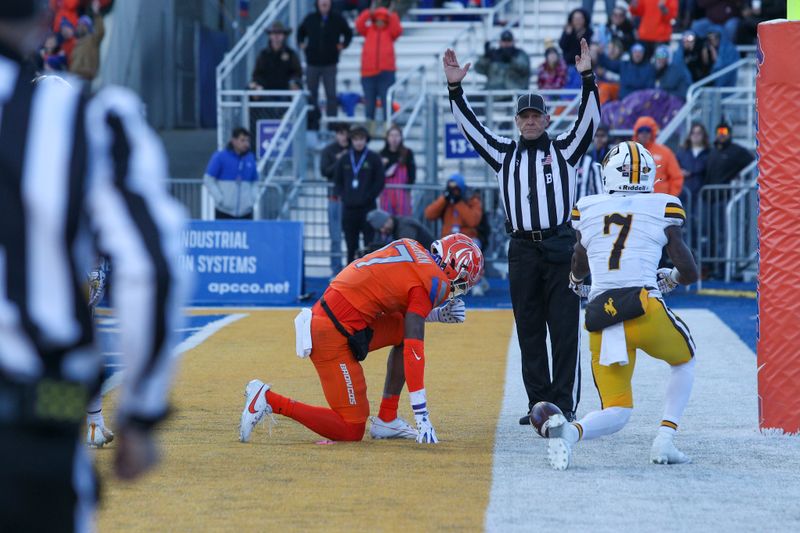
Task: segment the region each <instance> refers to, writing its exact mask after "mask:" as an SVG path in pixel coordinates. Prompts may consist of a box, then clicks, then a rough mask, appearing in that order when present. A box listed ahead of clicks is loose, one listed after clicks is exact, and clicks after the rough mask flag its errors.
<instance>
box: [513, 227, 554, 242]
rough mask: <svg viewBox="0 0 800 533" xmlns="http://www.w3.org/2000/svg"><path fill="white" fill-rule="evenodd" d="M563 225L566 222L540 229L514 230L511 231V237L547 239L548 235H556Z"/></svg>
mask: <svg viewBox="0 0 800 533" xmlns="http://www.w3.org/2000/svg"><path fill="white" fill-rule="evenodd" d="M564 226H566V224H561V225H560V226H556V227H555V228H548V229H542V230H538V229H535V230H533V231H526V230H514V231H512V232H511V238H512V239H521V240H523V241H533V242H541V241H543V240H546V239H549V238H550V237H554V236H556V235H558V233H559V232H560V231H561V229H562V228H563V227H564Z"/></svg>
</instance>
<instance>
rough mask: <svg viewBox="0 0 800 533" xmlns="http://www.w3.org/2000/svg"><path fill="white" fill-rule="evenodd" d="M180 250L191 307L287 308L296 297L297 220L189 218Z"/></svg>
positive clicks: (299, 233)
mask: <svg viewBox="0 0 800 533" xmlns="http://www.w3.org/2000/svg"><path fill="white" fill-rule="evenodd" d="M183 246H184V248H185V255H184V256H182V257H181V262H182V266H183V267H184V268H185V269H186V270H188V271H189V272H192V274H193V276H194V283H195V286H194V293H193V295H192V298H191V304H192V305H211V306H213V305H281V304H292V303H295V302H296V301H297V298H298V296H299V295H300V288H301V287H300V284H301V281H302V275H303V224H302V223H301V222H290V221H275V220H263V221H249V220H231V221H205V220H192V221H191V222H190V223H189V227H188V228H187V229H186V230H185V231H184V233H183Z"/></svg>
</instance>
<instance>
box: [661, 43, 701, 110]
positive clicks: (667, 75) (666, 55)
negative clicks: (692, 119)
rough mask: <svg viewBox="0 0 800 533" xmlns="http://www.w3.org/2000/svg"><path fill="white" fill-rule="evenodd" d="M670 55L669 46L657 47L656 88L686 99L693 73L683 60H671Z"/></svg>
mask: <svg viewBox="0 0 800 533" xmlns="http://www.w3.org/2000/svg"><path fill="white" fill-rule="evenodd" d="M670 55H671V53H670V50H669V46H667V45H665V44H661V45H659V46H658V48H656V53H655V55H654V58H655V59H654V63H655V68H656V88H657V89H661V90H662V91H664V92H666V93H669V94H671V95H672V96H674V97H676V98H680V99H681V100H686V92H687V91H688V90H689V86H690V85H691V84H692V75H691V74H690V73H689V69H688V68H686V65H685V64H684V63H683V62H682V61H672V60H670Z"/></svg>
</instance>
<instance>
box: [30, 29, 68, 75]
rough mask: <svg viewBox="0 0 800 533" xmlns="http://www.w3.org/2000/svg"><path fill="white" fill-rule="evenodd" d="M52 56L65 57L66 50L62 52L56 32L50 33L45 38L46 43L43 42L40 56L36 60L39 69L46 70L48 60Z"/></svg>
mask: <svg viewBox="0 0 800 533" xmlns="http://www.w3.org/2000/svg"><path fill="white" fill-rule="evenodd" d="M51 57H64V52H62V51H61V48H60V47H59V46H58V37H57V36H56V34H55V33H50V34H48V35H47V37H45V39H44V44H42V47H41V48H40V49H39V58H38V61H37V62H36V66H37V68H38V70H40V71H42V70H44V68H45V65H46V64H47V60H48V59H50V58H51ZM66 62H67V61H66V58H64V64H66Z"/></svg>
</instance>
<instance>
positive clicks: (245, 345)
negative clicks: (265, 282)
mask: <svg viewBox="0 0 800 533" xmlns="http://www.w3.org/2000/svg"><path fill="white" fill-rule="evenodd" d="M225 312H236V311H235V310H225ZM247 313H248V314H249V316H247V317H246V318H244V319H242V320H239V321H238V322H235V323H233V324H231V325H229V326H227V327H225V328H224V329H222V330H221V331H219V332H217V333H216V334H214V335H213V336H212V337H211V338H210V339H208V340H207V341H206V342H204V343H203V344H201V345H200V346H198V347H197V348H195V349H193V350H191V351H189V352H187V353H186V354H184V355H183V359H182V361H181V366H180V370H179V374H178V378H177V380H176V385H175V388H174V390H173V406H174V408H175V412H174V415H173V416H172V418H171V419H170V420H169V421H168V422H167V423H166V424H165V425H164V427H163V428H162V431H161V433H160V437H161V442H162V449H163V451H164V456H163V463H162V465H161V467H160V468H159V469H158V470H157V471H156V472H154V473H152V474H150V475H148V476H147V477H145V478H144V479H143V480H142V481H140V482H138V483H136V484H133V485H127V484H124V483H122V482H120V481H118V480H116V479H115V478H113V476H112V475H111V460H112V457H113V453H112V451H113V448H114V445H115V444H116V443H113V444H111V445H110V447H109V448H108V449H102V450H98V451H97V452H96V462H97V466H98V469H99V471H100V472H101V475H102V478H103V481H104V485H103V489H104V490H103V503H102V505H101V510H100V513H99V517H98V527H99V530H100V531H114V532H115V533H116V532H120V531H223V530H231V531H233V530H236V531H244V530H249V531H283V530H325V531H345V530H347V531H352V530H354V529H367V530H370V531H373V530H374V531H395V530H428V531H429V530H441V529H453V530H458V531H463V530H481V529H482V528H483V520H484V512H485V510H486V506H487V503H488V498H489V491H490V488H491V472H492V449H493V445H494V433H495V427H496V424H497V416H498V413H499V411H500V405H501V402H502V398H503V385H504V375H505V366H506V352H507V348H508V341H509V336H510V334H511V329H512V324H513V316H512V314H511V311H469V312H468V317H467V322H466V323H465V324H461V325H449V324H433V325H430V324H429V327H428V328H427V331H426V348H425V353H426V372H425V374H426V375H425V384H426V389H427V391H428V404H429V406H430V408H431V417H432V421H433V423H434V427H435V428H436V431H437V435H438V437H439V439H440V441H441V442H440V443H439V444H437V445H432V446H431V445H429V446H423V445H418V444H416V443H415V442H413V441H405V440H404V441H373V440H371V439H370V438H369V434H367V435H366V436H365V438H364V440H363V441H362V442H359V443H336V444H333V445H318V444H315V443H316V442H318V441H320V440H322V438H321V437H319V436H317V435H315V434H314V433H312V432H311V431H309V430H307V429H306V428H304V427H303V426H301V425H300V424H298V423H296V422H294V421H292V420H290V419H287V418H283V417H280V416H278V417H277V418H278V422H279V423H278V425H277V426H276V427H274V428H273V429H272V436H270V435H269V433H268V429H267V427H268V426H267V423H266V422H265V423H263V424H261V425H259V426H258V427H257V428H256V430H255V431H254V433H253V437H252V439H251V442H250V443H248V444H242V443H240V442H238V424H239V416H240V414H241V411H242V408H243V405H244V396H243V392H244V386H245V385H246V384H247V382H248V381H249V380H250V379H253V378H256V377H257V378H260V379H262V380H264V381H266V382H268V383H271V384H272V385H273V388H274V390H275V391H276V392H278V393H280V394H283V395H287V396H290V397H292V398H295V399H298V400H301V401H303V402H306V403H311V404H314V405H327V404H326V403H325V399H324V397H323V395H322V390H321V389H320V386H319V381H318V378H317V375H316V372H315V371H314V367H313V365H312V364H311V362H310V361H306V360H301V359H298V358H297V357H296V356H295V354H294V328H293V323H292V319H293V317H294V315H295V314H296V311H295V310H263V311H260V310H259V311H252V310H248V311H247ZM387 353H388V350H381V351H379V352H375V353H372V354H370V356H369V357H368V358H367V360H366V361H365V363H364V368H365V374H366V377H367V385H368V387H369V389H368V391H369V398H370V403H371V407H372V414H374V415H376V414H377V410H378V405H379V403H380V397H381V392H382V388H383V378H384V375H385V365H386V354H387ZM115 400H116V392H112V393H111V394H109V395H108V396H107V398H106V402H105V405H104V411H105V412H106V416H107V417H108V418H109V424H110V425H111V422H110V420H111V419H112V418H111V417H110V413H112V412H113V408H114V402H115ZM400 407H401V416H403V417H404V418H406V420H410V421H411V422H412V424H413V415H412V414H411V411H410V408H409V406H408V396H407V394H406V393H405V392H404V394H403V396H402V398H401V400H400ZM111 427H112V428H113V425H111ZM367 431H369V429H367Z"/></svg>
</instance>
